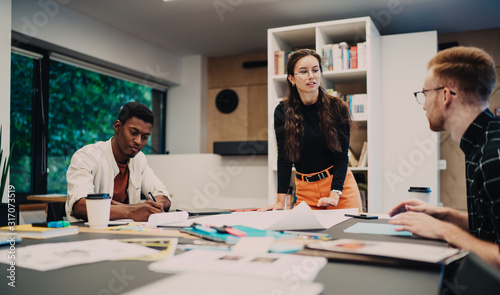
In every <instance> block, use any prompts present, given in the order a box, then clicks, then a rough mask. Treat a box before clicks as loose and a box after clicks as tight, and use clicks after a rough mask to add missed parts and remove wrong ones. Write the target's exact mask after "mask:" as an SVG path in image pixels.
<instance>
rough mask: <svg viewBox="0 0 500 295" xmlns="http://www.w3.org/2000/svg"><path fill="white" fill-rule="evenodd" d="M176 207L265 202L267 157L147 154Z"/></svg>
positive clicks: (235, 205) (262, 203)
mask: <svg viewBox="0 0 500 295" xmlns="http://www.w3.org/2000/svg"><path fill="white" fill-rule="evenodd" d="M146 157H147V159H148V163H149V166H150V167H151V168H152V169H153V170H154V172H155V174H156V175H157V176H158V177H159V178H160V180H162V181H163V183H164V184H165V186H166V187H167V189H168V191H169V193H170V194H172V195H173V198H172V209H176V208H186V207H189V208H214V207H215V208H248V207H263V206H265V205H267V157H266V156H234V157H222V156H219V155H214V154H191V155H148V156H146Z"/></svg>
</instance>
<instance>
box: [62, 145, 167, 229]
mask: <svg viewBox="0 0 500 295" xmlns="http://www.w3.org/2000/svg"><path fill="white" fill-rule="evenodd" d="M128 169H129V171H130V176H129V182H128V199H129V203H130V204H137V203H140V200H141V193H142V194H144V195H145V196H147V195H148V194H149V192H151V193H152V194H153V196H156V195H163V196H166V197H167V198H169V200H170V197H169V193H168V191H167V189H166V187H165V185H163V183H162V182H161V181H160V180H159V179H158V177H156V175H155V174H154V172H153V170H152V169H151V168H150V167H149V165H148V163H147V160H146V156H145V155H144V153H142V152H139V153H138V154H137V155H136V156H135V157H134V158H131V159H130V160H129V163H128ZM119 172H120V170H119V169H118V165H117V164H116V160H115V157H114V156H113V151H112V148H111V139H109V140H108V141H99V142H97V143H94V144H89V145H86V146H84V147H83V148H81V149H79V150H78V151H76V152H75V154H74V155H73V157H72V158H71V164H70V165H69V167H68V172H67V173H66V180H67V183H68V199H67V201H66V216H67V218H68V220H69V221H71V222H75V221H80V220H79V219H77V218H76V217H75V216H74V215H73V205H74V204H75V203H76V202H77V201H78V200H80V199H81V198H85V197H86V196H87V195H88V194H98V193H99V194H100V193H107V194H109V195H110V196H113V188H114V180H115V177H116V175H118V173H119Z"/></svg>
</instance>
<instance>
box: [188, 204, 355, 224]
mask: <svg viewBox="0 0 500 295" xmlns="http://www.w3.org/2000/svg"><path fill="white" fill-rule="evenodd" d="M345 213H349V214H357V213H358V209H356V208H353V209H337V210H312V209H311V208H310V207H309V206H308V205H307V204H306V203H305V202H302V203H300V204H299V205H297V206H295V207H294V208H293V209H292V210H278V211H267V212H234V213H231V214H220V215H212V216H204V217H198V218H193V219H190V221H193V222H197V223H200V224H209V225H215V226H223V225H229V226H232V225H245V226H249V227H253V228H257V229H263V230H264V229H265V230H305V229H327V228H330V227H332V226H334V225H336V224H338V223H341V222H343V221H345V220H347V219H349V217H345V216H344V214H345Z"/></svg>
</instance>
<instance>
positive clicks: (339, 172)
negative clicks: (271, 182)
mask: <svg viewBox="0 0 500 295" xmlns="http://www.w3.org/2000/svg"><path fill="white" fill-rule="evenodd" d="M300 109H301V111H302V114H303V116H304V121H303V124H304V134H303V139H302V144H301V150H300V158H299V160H298V161H296V162H295V163H292V162H290V161H289V160H288V157H286V154H285V138H284V136H285V131H284V127H285V112H284V105H283V102H281V103H280V104H279V105H278V106H277V107H276V109H275V110H274V131H275V133H276V142H277V146H278V193H286V192H287V189H288V187H289V185H290V177H291V170H292V165H294V166H295V169H296V171H297V172H299V173H303V174H310V173H315V172H319V171H322V170H324V169H326V168H328V167H330V166H332V165H333V167H334V171H333V179H332V185H331V189H332V190H339V191H342V188H343V185H344V180H345V175H346V172H347V163H348V156H347V154H348V149H349V137H350V126H349V123H346V124H343V125H342V126H340V128H339V133H343V134H345V135H346V136H339V141H340V146H341V149H342V151H341V152H333V151H331V150H330V149H329V148H328V146H327V144H326V139H325V136H324V134H323V131H322V130H321V128H320V125H319V123H320V122H319V116H318V104H317V103H314V104H312V105H304V104H302V103H301V107H300ZM345 115H346V116H347V114H345Z"/></svg>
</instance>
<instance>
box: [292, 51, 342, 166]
mask: <svg viewBox="0 0 500 295" xmlns="http://www.w3.org/2000/svg"><path fill="white" fill-rule="evenodd" d="M308 55H312V56H314V57H315V58H316V59H317V60H318V63H319V66H320V69H321V73H323V69H322V67H321V64H322V63H321V57H320V56H319V54H317V53H316V52H315V51H313V50H310V49H300V50H298V51H295V52H294V53H293V54H292V55H291V56H290V57H289V59H288V63H287V66H286V70H287V77H288V76H289V75H294V70H295V65H296V64H297V62H298V61H299V60H300V59H302V58H303V57H305V56H308ZM316 103H317V104H318V116H319V121H320V128H321V130H323V134H324V135H325V139H326V143H327V145H328V148H329V149H330V150H331V151H334V152H336V151H341V149H342V148H341V145H340V140H339V138H346V137H347V136H348V135H347V134H344V133H343V131H342V128H341V126H342V125H343V124H349V125H350V124H351V118H350V116H349V111H348V109H347V106H346V105H345V104H344V102H342V100H341V99H339V98H335V97H333V96H331V95H329V94H327V93H326V91H325V89H324V88H323V87H322V86H321V85H320V86H319V91H318V101H317V102H316ZM300 105H301V101H300V95H299V93H298V91H297V88H296V87H294V86H292V83H291V82H290V81H289V80H288V79H287V97H286V98H285V99H284V112H285V126H284V129H285V130H284V133H285V152H286V154H287V157H288V159H289V160H290V161H292V162H295V161H297V160H298V159H299V158H300V149H301V145H302V137H303V134H304V127H303V124H302V122H303V120H304V117H303V114H302V111H301V109H300Z"/></svg>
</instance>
